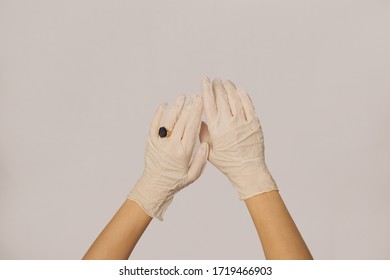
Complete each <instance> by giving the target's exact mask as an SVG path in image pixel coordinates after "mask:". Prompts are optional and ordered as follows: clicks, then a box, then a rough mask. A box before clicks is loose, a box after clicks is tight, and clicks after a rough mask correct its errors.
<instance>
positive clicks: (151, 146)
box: [128, 96, 208, 220]
mask: <svg viewBox="0 0 390 280" xmlns="http://www.w3.org/2000/svg"><path fill="white" fill-rule="evenodd" d="M184 103H185V96H179V97H178V98H177V99H176V101H175V104H174V105H173V107H172V109H171V110H170V112H169V113H168V115H167V117H166V118H165V120H164V121H163V122H162V117H163V115H164V111H165V109H166V104H163V105H161V106H160V107H159V108H158V110H157V112H156V113H155V116H154V118H153V122H152V125H151V129H150V132H149V137H148V144H147V148H146V154H145V168H144V172H143V174H142V176H141V178H140V179H139V180H138V182H137V184H136V185H135V186H134V188H133V189H132V191H131V192H130V194H129V195H128V199H132V200H134V201H136V202H137V203H138V204H139V205H140V206H141V207H142V208H143V209H144V210H145V212H146V213H147V214H148V215H149V216H151V217H156V218H158V219H159V220H162V219H163V215H164V213H165V211H166V209H167V207H168V206H169V204H170V203H171V202H172V200H173V196H174V195H175V193H177V192H178V191H179V190H181V189H182V188H184V187H186V186H187V185H189V184H191V183H192V182H194V181H195V180H196V179H197V178H198V177H199V176H200V175H201V173H202V171H203V169H204V166H205V164H206V161H207V156H208V145H207V143H202V144H201V145H200V146H199V148H198V150H197V152H196V154H195V156H194V159H193V160H192V162H191V163H190V160H191V156H192V153H193V150H194V146H195V142H196V138H197V135H198V133H199V128H200V122H201V116H202V112H203V102H202V98H201V97H200V96H193V97H192V98H191V100H190V102H189V103H188V104H187V105H186V106H185V108H184V109H183V106H184ZM161 126H163V127H165V128H166V129H167V130H168V131H171V132H172V134H171V135H170V136H169V137H164V138H161V137H160V136H159V128H160V127H161Z"/></svg>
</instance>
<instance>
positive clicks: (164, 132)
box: [158, 126, 171, 138]
mask: <svg viewBox="0 0 390 280" xmlns="http://www.w3.org/2000/svg"><path fill="white" fill-rule="evenodd" d="M158 135H160V137H161V138H164V137H169V136H171V131H169V130H167V129H166V128H165V127H163V126H162V127H160V129H159V130H158Z"/></svg>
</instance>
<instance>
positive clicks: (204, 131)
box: [199, 122, 212, 148]
mask: <svg viewBox="0 0 390 280" xmlns="http://www.w3.org/2000/svg"><path fill="white" fill-rule="evenodd" d="M199 141H200V142H201V143H203V142H205V143H207V144H208V145H209V147H210V148H212V145H211V144H212V143H211V136H210V133H209V127H208V126H207V124H206V123H205V122H202V123H201V125H200V132H199Z"/></svg>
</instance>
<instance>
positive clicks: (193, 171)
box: [186, 143, 209, 185]
mask: <svg viewBox="0 0 390 280" xmlns="http://www.w3.org/2000/svg"><path fill="white" fill-rule="evenodd" d="M208 154H209V146H208V145H207V143H202V144H200V145H199V148H198V150H197V151H196V153H195V156H194V159H193V160H192V162H191V165H190V166H189V168H188V173H187V182H186V185H189V184H191V183H192V182H194V181H195V180H196V179H198V178H199V176H200V175H201V174H202V172H203V170H204V167H205V166H206V162H207V157H208Z"/></svg>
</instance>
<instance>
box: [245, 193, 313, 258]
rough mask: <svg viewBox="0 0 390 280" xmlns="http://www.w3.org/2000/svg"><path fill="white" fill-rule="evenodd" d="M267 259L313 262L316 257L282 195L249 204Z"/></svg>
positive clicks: (265, 196) (259, 198)
mask: <svg viewBox="0 0 390 280" xmlns="http://www.w3.org/2000/svg"><path fill="white" fill-rule="evenodd" d="M245 203H246V206H247V207H248V210H249V213H250V214H251V217H252V220H253V222H254V224H255V227H256V230H257V233H258V235H259V238H260V241H261V244H262V246H263V250H264V255H265V257H266V259H270V260H272V259H273V260H278V259H279V260H281V259H283V260H287V259H293V260H312V259H313V257H312V255H311V254H310V251H309V249H308V248H307V246H306V244H305V241H304V240H303V238H302V236H301V234H300V233H299V231H298V228H297V227H296V225H295V223H294V221H293V219H292V218H291V216H290V213H289V212H288V210H287V208H286V205H285V204H284V202H283V200H282V197H281V196H280V194H279V191H270V192H265V193H262V194H259V195H256V196H253V197H251V198H249V199H247V200H245Z"/></svg>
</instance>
